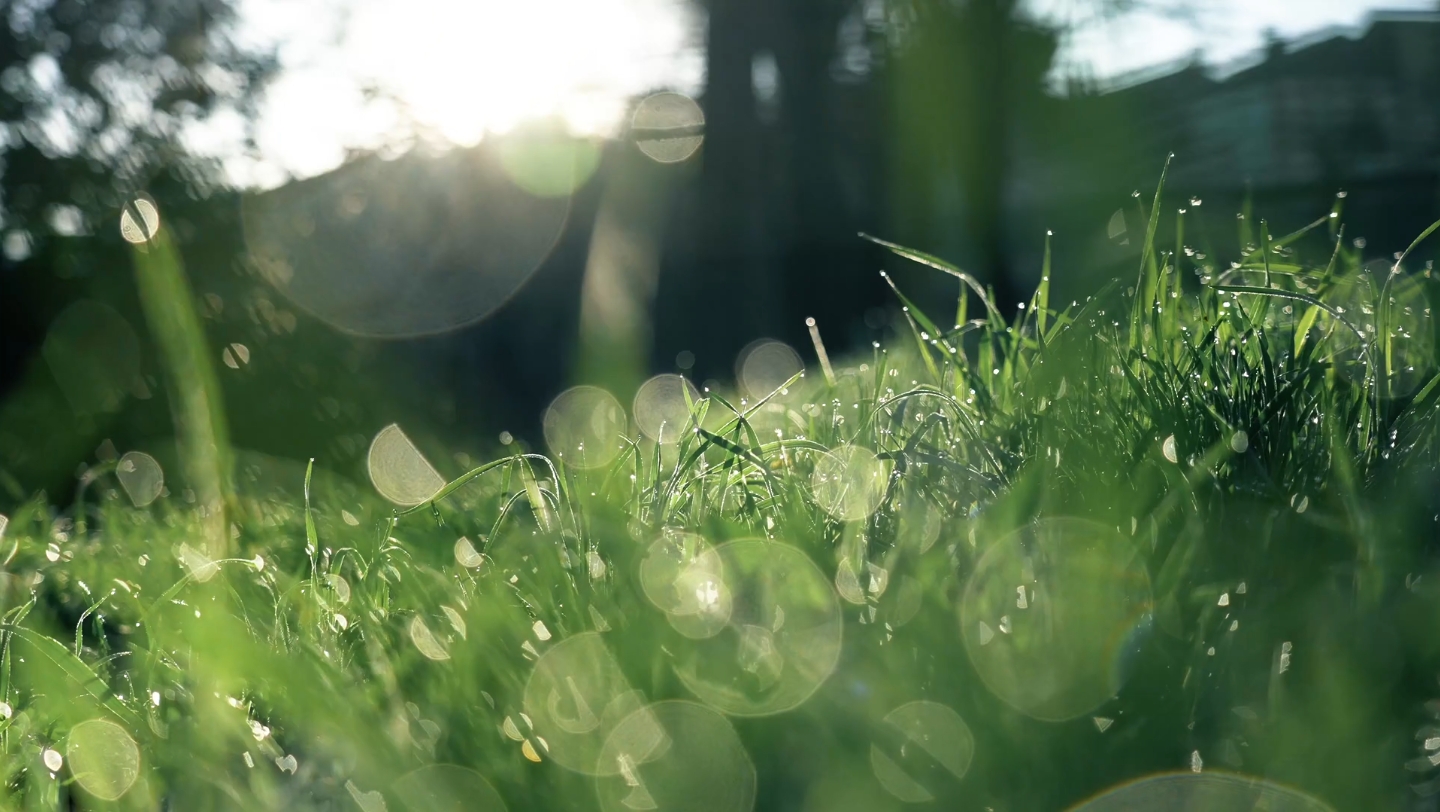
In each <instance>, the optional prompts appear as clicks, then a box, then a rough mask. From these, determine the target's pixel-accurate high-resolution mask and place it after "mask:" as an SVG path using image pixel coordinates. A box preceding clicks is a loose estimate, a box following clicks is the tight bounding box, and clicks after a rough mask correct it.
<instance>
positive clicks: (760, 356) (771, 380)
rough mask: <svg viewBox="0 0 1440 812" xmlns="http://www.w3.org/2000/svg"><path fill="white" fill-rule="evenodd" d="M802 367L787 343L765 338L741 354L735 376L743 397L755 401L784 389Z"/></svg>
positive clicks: (797, 356) (803, 366) (796, 355)
mask: <svg viewBox="0 0 1440 812" xmlns="http://www.w3.org/2000/svg"><path fill="white" fill-rule="evenodd" d="M804 368H805V364H804V363H803V362H802V361H801V360H800V354H799V353H797V352H795V350H793V349H791V347H790V345H789V344H785V343H783V342H780V341H775V340H773V339H768V338H765V339H761V340H759V341H756V342H754V343H752V344H751V345H750V346H748V347H746V348H745V349H743V350H741V351H740V359H739V362H738V363H736V365H735V377H736V378H738V379H739V380H740V388H741V389H743V390H744V392H745V394H746V395H748V396H749V397H752V398H757V399H758V398H763V397H765V396H766V395H769V394H770V393H772V392H774V391H775V390H776V389H779V388H780V387H781V386H784V385H785V382H786V381H788V380H790V379H791V378H793V377H794V376H795V373H797V372H799V371H800V370H802V369H804Z"/></svg>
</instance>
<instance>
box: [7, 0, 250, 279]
mask: <svg viewBox="0 0 1440 812" xmlns="http://www.w3.org/2000/svg"><path fill="white" fill-rule="evenodd" d="M235 14H236V8H235V3H234V0H0V17H3V24H0V194H3V199H0V212H3V217H4V226H5V228H6V230H7V232H8V238H7V242H8V246H7V247H8V248H9V249H10V250H8V251H7V253H9V254H11V255H12V258H14V255H15V254H18V253H24V252H23V251H21V250H18V249H20V248H21V247H22V245H21V243H22V242H30V243H33V242H35V241H43V240H44V239H46V237H47V236H49V235H53V234H56V233H58V234H61V235H70V234H76V233H81V232H83V231H86V230H87V229H88V228H90V227H92V226H93V225H94V220H95V218H97V217H100V216H103V217H106V218H115V217H118V212H119V211H120V207H121V206H122V205H123V203H124V201H125V198H126V197H127V196H129V195H133V194H135V193H137V192H138V191H140V190H142V189H143V188H145V187H147V186H150V185H151V184H153V183H156V182H158V181H160V180H161V177H160V176H161V175H168V176H169V178H168V179H169V180H173V181H178V184H173V186H174V188H177V189H181V190H184V191H188V192H197V191H206V190H208V189H210V188H213V187H214V186H215V185H216V184H217V183H218V182H219V181H220V174H219V166H218V162H217V161H216V160H215V159H214V158H209V157H204V156H198V155H195V154H192V153H191V152H190V151H188V150H187V149H186V148H185V144H184V136H185V134H186V131H187V128H189V127H192V126H194V125H196V124H198V123H202V122H206V121H207V120H209V119H211V117H213V116H216V115H234V116H238V117H239V118H240V119H241V120H242V121H247V122H248V121H250V120H252V119H253V117H254V116H253V114H254V112H255V102H256V99H257V93H258V91H259V90H260V88H261V87H262V86H263V84H264V82H265V80H266V79H267V78H268V77H269V76H270V75H271V74H272V73H273V71H274V69H275V60H274V58H273V57H272V56H271V55H270V54H267V53H260V52H256V51H254V50H252V49H249V48H247V47H245V46H244V45H242V44H241V43H240V42H238V41H237V39H236V36H235V26H234V23H235ZM247 129H248V127H247ZM246 140H247V141H248V140H249V134H248V132H247V134H246Z"/></svg>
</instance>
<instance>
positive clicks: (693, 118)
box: [630, 92, 705, 164]
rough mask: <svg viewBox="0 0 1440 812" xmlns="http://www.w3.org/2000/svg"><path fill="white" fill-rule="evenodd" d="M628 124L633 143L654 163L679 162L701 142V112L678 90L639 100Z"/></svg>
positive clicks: (693, 151)
mask: <svg viewBox="0 0 1440 812" xmlns="http://www.w3.org/2000/svg"><path fill="white" fill-rule="evenodd" d="M630 127H631V129H632V130H633V132H634V136H635V146H637V147H639V148H640V151H641V152H643V153H645V154H646V155H647V156H649V157H650V159H651V160H653V161H655V162H657V163H662V164H674V163H679V162H681V161H683V160H685V159H686V158H689V157H690V156H691V155H694V154H695V153H696V151H697V150H699V149H700V145H701V144H703V143H704V142H705V113H704V112H702V111H701V110H700V105H698V104H696V103H695V100H694V99H692V98H690V97H689V96H685V95H682V94H680V93H670V92H665V93H656V94H654V95H653V96H649V97H647V98H646V99H644V100H643V101H641V102H640V104H639V106H637V107H636V108H635V117H634V118H633V119H632V120H631V122H630Z"/></svg>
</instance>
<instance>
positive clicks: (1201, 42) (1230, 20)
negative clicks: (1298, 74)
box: [1031, 0, 1440, 80]
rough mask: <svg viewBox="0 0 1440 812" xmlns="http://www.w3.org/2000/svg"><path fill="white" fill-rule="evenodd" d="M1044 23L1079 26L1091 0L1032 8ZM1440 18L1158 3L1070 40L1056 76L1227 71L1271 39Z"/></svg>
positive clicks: (1343, 8) (1361, 2)
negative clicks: (1387, 18) (1183, 67)
mask: <svg viewBox="0 0 1440 812" xmlns="http://www.w3.org/2000/svg"><path fill="white" fill-rule="evenodd" d="M1031 5H1032V7H1033V8H1035V9H1036V10H1037V11H1038V12H1039V13H1040V14H1041V15H1042V16H1048V17H1051V18H1057V19H1060V20H1066V19H1077V18H1080V17H1082V15H1084V14H1085V13H1086V7H1093V5H1094V0H1032V2H1031ZM1424 10H1440V3H1437V2H1436V0H1188V2H1187V1H1186V0H1157V1H1156V2H1152V3H1150V4H1147V5H1146V6H1142V8H1140V9H1137V10H1135V11H1132V12H1128V13H1125V14H1119V15H1116V16H1114V17H1111V18H1109V19H1105V20H1094V19H1089V20H1087V21H1086V22H1087V23H1088V24H1086V25H1082V26H1080V27H1079V28H1078V29H1077V30H1075V31H1073V32H1072V33H1070V34H1068V35H1067V36H1066V37H1065V40H1064V42H1063V43H1062V45H1061V51H1060V53H1059V55H1058V58H1057V62H1058V64H1057V66H1056V70H1057V72H1059V73H1062V74H1063V73H1065V72H1076V73H1079V74H1081V75H1088V76H1093V77H1094V78H1096V79H1101V80H1104V79H1110V78H1114V77H1117V76H1122V75H1124V74H1126V73H1130V72H1133V71H1141V70H1144V69H1145V68H1150V67H1154V66H1156V65H1163V64H1166V63H1173V62H1176V61H1180V60H1184V59H1187V58H1190V57H1191V56H1192V55H1197V54H1198V55H1199V57H1200V59H1201V60H1202V61H1203V62H1205V63H1208V64H1212V65H1223V64H1225V63H1228V62H1231V61H1234V60H1236V59H1240V58H1242V57H1245V56H1246V55H1248V54H1252V53H1254V52H1255V51H1257V50H1259V49H1261V48H1263V47H1264V46H1265V43H1266V37H1267V35H1268V32H1274V33H1275V34H1277V35H1278V36H1279V37H1280V38H1281V39H1284V40H1294V39H1297V38H1303V37H1306V36H1309V35H1313V34H1315V33H1317V32H1320V31H1323V30H1324V29H1326V28H1330V27H1340V28H1354V27H1357V26H1360V25H1361V24H1363V23H1364V22H1365V20H1366V19H1367V17H1368V16H1369V15H1370V14H1371V13H1373V12H1376V11H1424Z"/></svg>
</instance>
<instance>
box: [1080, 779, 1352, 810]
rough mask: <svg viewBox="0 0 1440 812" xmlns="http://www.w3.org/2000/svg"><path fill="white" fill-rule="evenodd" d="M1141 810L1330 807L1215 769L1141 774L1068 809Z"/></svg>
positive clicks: (1296, 792) (1261, 782) (1267, 783)
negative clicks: (1138, 778) (1197, 771)
mask: <svg viewBox="0 0 1440 812" xmlns="http://www.w3.org/2000/svg"><path fill="white" fill-rule="evenodd" d="M1141 809H1146V810H1148V809H1155V810H1160V809H1176V810H1180V809H1185V810H1191V809H1193V810H1196V812H1210V810H1215V812H1220V810H1238V809H1264V810H1266V812H1334V810H1333V809H1331V807H1330V806H1329V805H1328V804H1326V803H1324V802H1323V801H1320V800H1318V799H1316V798H1312V797H1310V796H1309V795H1306V794H1304V793H1302V792H1300V791H1298V790H1294V789H1290V788H1288V787H1283V786H1280V785H1279V784H1275V783H1272V782H1269V781H1265V780H1263V779H1260V778H1251V777H1249V776H1244V775H1230V774H1226V773H1214V772H1205V773H1172V774H1166V775H1156V776H1151V777H1149V778H1142V779H1140V780H1139V781H1136V782H1134V783H1132V784H1125V785H1122V786H1120V787H1116V788H1114V789H1111V790H1108V791H1106V792H1105V793H1103V794H1101V795H1099V796H1097V797H1095V798H1092V799H1090V800H1088V801H1086V802H1084V803H1082V804H1080V805H1079V806H1075V807H1072V812H1130V810H1141Z"/></svg>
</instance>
